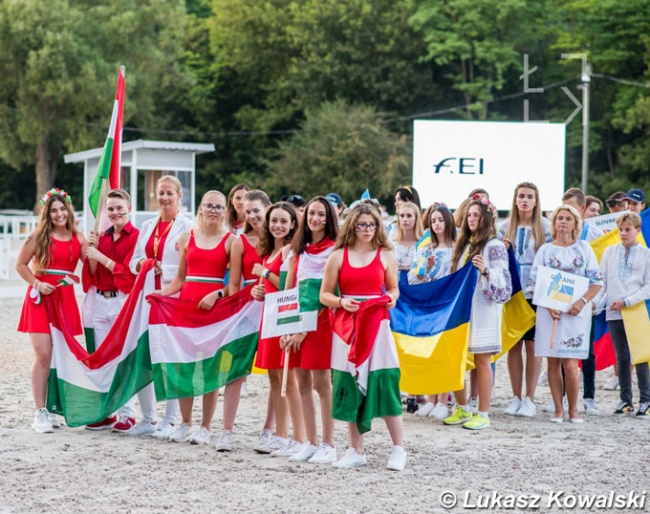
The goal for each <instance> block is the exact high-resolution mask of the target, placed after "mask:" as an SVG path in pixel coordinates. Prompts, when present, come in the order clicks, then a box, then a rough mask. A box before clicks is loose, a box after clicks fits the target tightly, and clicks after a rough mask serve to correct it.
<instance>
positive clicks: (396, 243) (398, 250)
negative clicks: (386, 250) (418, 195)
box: [391, 202, 424, 282]
mask: <svg viewBox="0 0 650 514" xmlns="http://www.w3.org/2000/svg"><path fill="white" fill-rule="evenodd" d="M423 232H424V230H423V228H422V214H421V213H420V208H419V207H418V206H417V205H415V204H414V203H412V202H404V203H403V204H402V205H401V207H400V210H399V212H398V213H397V234H396V235H395V237H394V238H392V240H391V242H392V243H393V252H394V253H395V260H396V261H397V275H398V279H403V280H404V281H406V274H407V273H408V272H409V271H410V270H411V264H412V262H413V258H414V257H415V245H416V243H417V242H418V241H419V240H420V238H421V237H422V234H423ZM400 282H402V280H400Z"/></svg>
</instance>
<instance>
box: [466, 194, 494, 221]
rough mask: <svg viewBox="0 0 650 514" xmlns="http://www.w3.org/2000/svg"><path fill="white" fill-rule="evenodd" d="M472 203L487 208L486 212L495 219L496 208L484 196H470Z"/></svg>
mask: <svg viewBox="0 0 650 514" xmlns="http://www.w3.org/2000/svg"><path fill="white" fill-rule="evenodd" d="M472 203H480V204H481V205H484V206H485V207H486V208H487V210H488V212H490V213H491V214H492V217H493V218H496V217H497V208H496V207H495V205H494V204H493V203H492V202H491V201H490V200H488V199H487V198H485V197H484V196H481V195H479V194H475V195H474V196H472Z"/></svg>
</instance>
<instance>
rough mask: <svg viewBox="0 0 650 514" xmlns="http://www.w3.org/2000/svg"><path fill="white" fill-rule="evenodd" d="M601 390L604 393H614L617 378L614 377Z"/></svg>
mask: <svg viewBox="0 0 650 514" xmlns="http://www.w3.org/2000/svg"><path fill="white" fill-rule="evenodd" d="M603 389H605V390H606V391H616V390H617V389H618V377H617V376H616V375H614V376H613V377H612V378H610V379H609V380H608V381H607V382H605V384H604V385H603Z"/></svg>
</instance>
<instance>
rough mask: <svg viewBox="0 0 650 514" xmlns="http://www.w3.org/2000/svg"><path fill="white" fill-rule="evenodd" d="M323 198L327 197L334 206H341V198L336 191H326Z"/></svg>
mask: <svg viewBox="0 0 650 514" xmlns="http://www.w3.org/2000/svg"><path fill="white" fill-rule="evenodd" d="M325 198H327V199H328V200H329V201H330V202H331V203H333V204H334V205H335V206H336V207H343V205H344V204H343V199H342V198H341V197H340V196H339V195H337V194H336V193H327V194H326V195H325Z"/></svg>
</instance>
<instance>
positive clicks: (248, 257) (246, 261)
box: [239, 234, 277, 291]
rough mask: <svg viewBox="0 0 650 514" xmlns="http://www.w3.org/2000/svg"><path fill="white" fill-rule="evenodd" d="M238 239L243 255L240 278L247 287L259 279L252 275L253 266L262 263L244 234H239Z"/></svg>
mask: <svg viewBox="0 0 650 514" xmlns="http://www.w3.org/2000/svg"><path fill="white" fill-rule="evenodd" d="M239 237H240V238H241V240H242V243H243V245H244V255H243V256H242V262H241V276H242V278H243V280H244V286H249V285H252V284H256V283H257V281H258V280H259V279H260V277H258V276H257V275H254V274H253V266H255V264H262V262H263V261H262V258H261V257H260V256H259V254H258V253H257V248H255V247H254V246H253V245H252V244H250V242H249V241H248V238H247V237H246V236H245V235H244V234H240V235H239ZM276 291H277V289H276Z"/></svg>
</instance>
